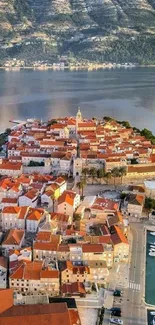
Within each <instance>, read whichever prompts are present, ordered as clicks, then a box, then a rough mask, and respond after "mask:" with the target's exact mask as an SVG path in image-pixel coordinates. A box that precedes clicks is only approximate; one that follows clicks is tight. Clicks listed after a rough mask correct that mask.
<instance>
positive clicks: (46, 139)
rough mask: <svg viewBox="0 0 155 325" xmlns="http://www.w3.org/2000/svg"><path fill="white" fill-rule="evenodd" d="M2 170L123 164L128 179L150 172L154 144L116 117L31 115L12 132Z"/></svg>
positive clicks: (71, 170)
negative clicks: (39, 117) (33, 117)
mask: <svg viewBox="0 0 155 325" xmlns="http://www.w3.org/2000/svg"><path fill="white" fill-rule="evenodd" d="M6 150H7V155H4V156H3V155H2V156H1V159H0V174H1V175H6V174H7V175H8V176H15V175H16V176H17V175H18V176H20V175H22V174H23V173H24V174H31V173H33V172H41V173H43V174H50V173H52V175H55V176H59V175H60V174H61V175H62V174H63V175H67V176H72V175H73V176H75V175H77V174H79V175H81V173H82V170H83V169H84V168H87V169H91V168H92V167H94V168H96V169H100V168H102V167H104V169H105V171H106V172H111V171H112V170H113V168H115V167H117V168H118V167H124V168H125V169H126V175H125V178H124V179H127V180H129V179H131V178H134V179H135V178H145V177H146V176H147V178H148V176H150V177H152V175H154V173H155V146H154V145H152V144H151V141H150V140H147V139H146V138H145V137H144V136H142V135H140V134H139V133H137V132H136V131H135V130H134V129H133V128H126V127H125V126H123V125H122V124H120V123H118V122H116V121H115V120H108V121H107V120H106V121H105V120H97V119H84V118H82V114H81V111H80V109H79V110H78V112H77V115H76V117H65V118H56V119H54V120H51V121H49V122H47V123H41V122H40V121H37V120H32V121H31V120H29V121H27V122H25V124H24V123H23V124H20V125H19V127H17V128H15V129H13V130H12V131H11V133H10V134H9V136H8V143H7V145H6Z"/></svg>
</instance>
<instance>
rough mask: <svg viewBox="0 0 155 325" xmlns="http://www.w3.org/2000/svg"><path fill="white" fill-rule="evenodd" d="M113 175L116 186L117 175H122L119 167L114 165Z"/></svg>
mask: <svg viewBox="0 0 155 325" xmlns="http://www.w3.org/2000/svg"><path fill="white" fill-rule="evenodd" d="M111 175H112V177H113V178H114V186H115V185H116V177H120V172H119V168H118V167H114V168H113V169H112V171H111Z"/></svg>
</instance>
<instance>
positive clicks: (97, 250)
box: [82, 244, 104, 253]
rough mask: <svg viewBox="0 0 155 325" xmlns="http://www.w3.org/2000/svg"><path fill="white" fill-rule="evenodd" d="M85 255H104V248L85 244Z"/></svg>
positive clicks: (83, 247)
mask: <svg viewBox="0 0 155 325" xmlns="http://www.w3.org/2000/svg"><path fill="white" fill-rule="evenodd" d="M82 251H83V253H103V252H104V247H103V245H102V244H83V245H82Z"/></svg>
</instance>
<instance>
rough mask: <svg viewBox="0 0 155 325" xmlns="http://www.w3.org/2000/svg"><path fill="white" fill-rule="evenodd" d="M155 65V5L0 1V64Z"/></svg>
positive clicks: (142, 1)
mask: <svg viewBox="0 0 155 325" xmlns="http://www.w3.org/2000/svg"><path fill="white" fill-rule="evenodd" d="M62 56H63V57H64V56H65V57H67V60H68V61H69V62H76V61H82V60H90V61H96V62H105V61H106V62H107V61H108V62H116V63H125V62H134V63H141V64H143V63H144V64H152V63H155V0H0V64H1V65H3V64H4V62H5V61H6V60H8V59H10V58H17V59H20V60H25V61H26V64H27V65H29V64H31V63H33V62H34V61H36V60H44V61H47V62H49V63H52V62H58V61H59V59H60V58H61V57H62Z"/></svg>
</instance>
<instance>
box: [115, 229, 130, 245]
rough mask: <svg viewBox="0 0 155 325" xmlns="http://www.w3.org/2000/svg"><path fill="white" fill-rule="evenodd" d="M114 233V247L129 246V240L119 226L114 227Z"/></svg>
mask: <svg viewBox="0 0 155 325" xmlns="http://www.w3.org/2000/svg"><path fill="white" fill-rule="evenodd" d="M113 230H114V232H113V233H112V234H111V240H112V243H113V245H117V244H121V243H123V244H128V240H127V238H126V237H125V236H124V234H123V232H122V230H121V229H120V228H119V227H118V226H113Z"/></svg>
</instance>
